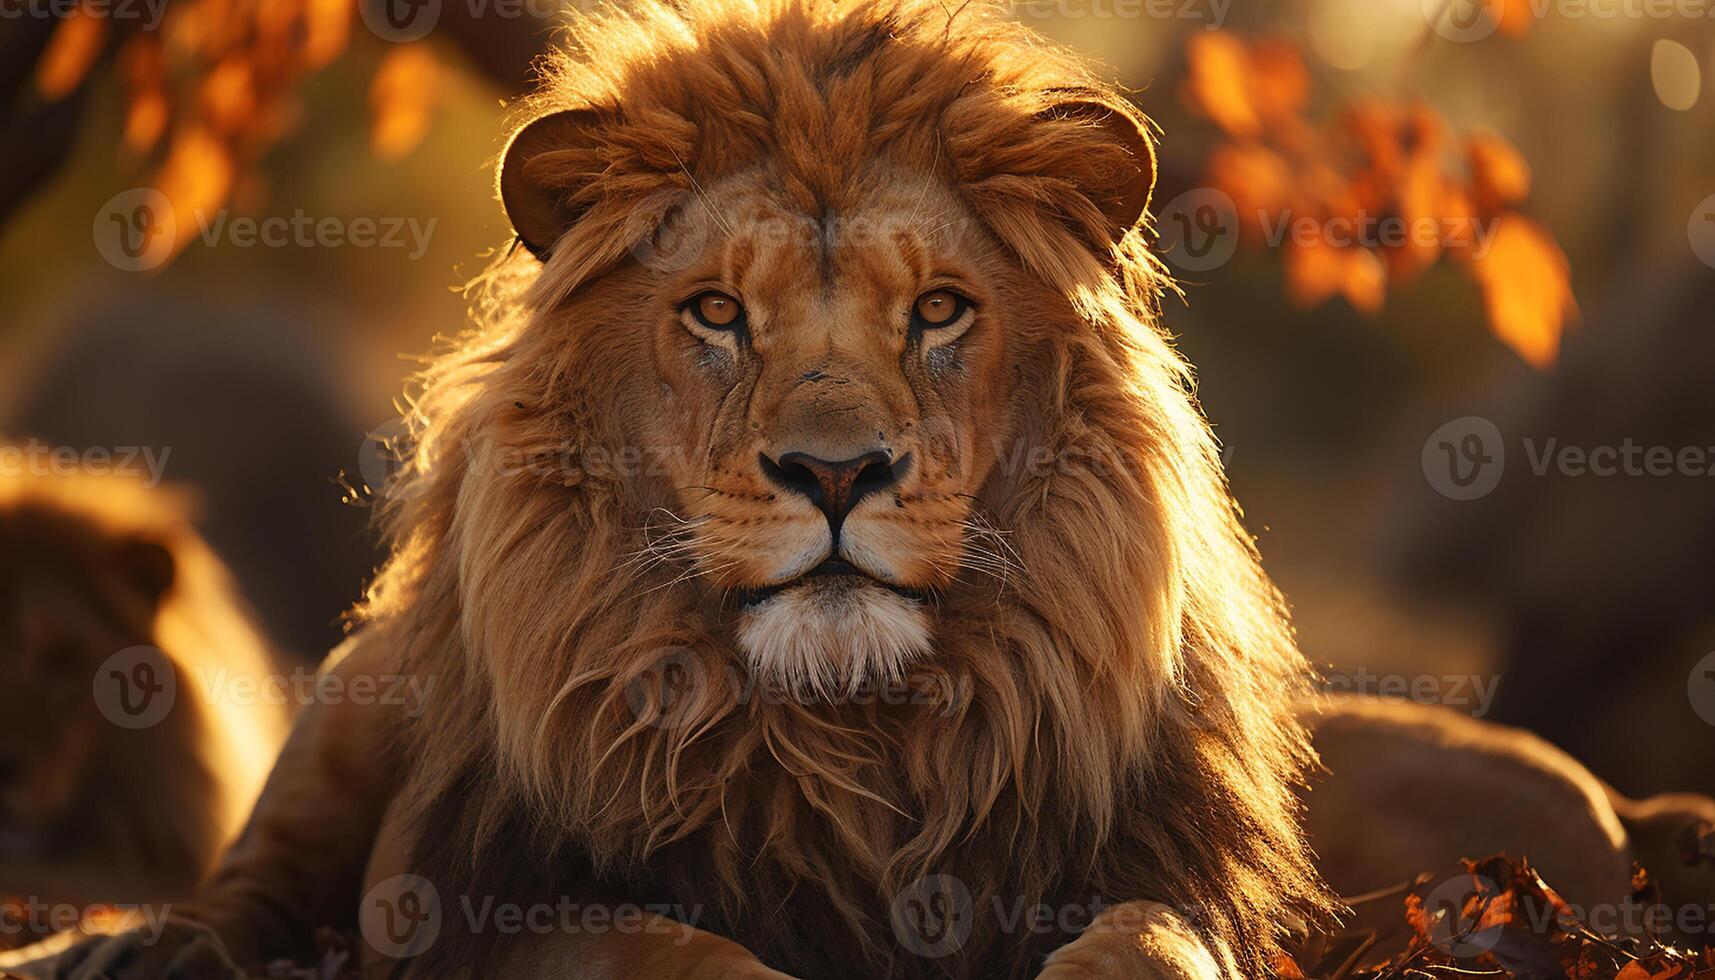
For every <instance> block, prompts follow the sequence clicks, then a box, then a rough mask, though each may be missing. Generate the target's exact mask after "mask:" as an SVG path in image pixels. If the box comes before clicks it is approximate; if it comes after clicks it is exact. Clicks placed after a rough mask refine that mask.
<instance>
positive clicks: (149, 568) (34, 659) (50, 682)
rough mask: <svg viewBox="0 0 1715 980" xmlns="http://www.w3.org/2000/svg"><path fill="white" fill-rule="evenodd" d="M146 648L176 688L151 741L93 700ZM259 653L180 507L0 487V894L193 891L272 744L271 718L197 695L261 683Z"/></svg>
mask: <svg viewBox="0 0 1715 980" xmlns="http://www.w3.org/2000/svg"><path fill="white" fill-rule="evenodd" d="M138 645H149V646H154V647H157V648H159V649H160V650H161V651H163V652H164V653H166V655H167V657H168V659H169V661H170V662H171V664H172V666H173V667H174V669H175V670H176V671H177V674H178V679H177V694H176V697H175V701H174V706H173V709H172V711H171V713H170V714H168V715H167V717H166V718H165V719H164V720H163V721H161V722H160V723H159V724H156V725H153V726H151V727H148V728H145V729H142V730H131V729H126V728H122V727H120V726H118V725H116V724H114V723H113V722H112V721H111V720H110V718H108V717H105V716H104V715H103V714H102V713H101V709H100V707H99V701H98V699H97V698H96V697H92V681H93V682H94V683H95V684H97V685H99V683H100V677H99V674H98V671H99V669H100V668H101V666H102V665H103V663H104V661H106V660H107V658H108V657H110V656H112V655H114V654H116V653H118V652H119V651H121V650H124V649H127V648H130V647H134V646H138ZM268 663H269V659H268V655H267V652H266V649H265V645H264V643H263V641H262V640H261V638H260V637H259V636H258V634H257V633H256V631H255V629H254V627H253V626H252V625H251V623H250V621H249V619H248V617H247V615H246V613H245V612H244V610H243V609H242V607H241V606H240V604H239V603H238V601H237V599H236V598H235V596H234V593H233V589H232V584H231V582H230V580H229V578H228V576H227V573H226V570H225V569H224V568H223V567H222V566H221V565H220V563H219V561H218V560H217V559H216V558H215V557H214V555H213V553H212V552H210V551H209V550H208V548H207V547H206V546H205V545H204V544H203V542H202V540H201V538H200V537H199V536H198V535H197V534H196V532H195V531H194V530H193V529H192V527H191V526H190V524H189V522H188V521H187V520H186V519H185V517H184V506H183V501H181V500H180V499H179V498H178V497H176V496H174V495H173V494H171V493H169V492H167V491H164V490H155V491H148V490H145V489H143V488H142V487H141V486H139V485H137V484H135V483H134V482H131V481H127V480H124V479H122V478H119V477H93V476H79V477H47V476H40V477H38V476H31V475H23V474H0V756H4V757H5V758H8V759H13V760H15V764H16V765H17V766H18V767H19V768H20V769H21V773H20V774H19V775H18V778H17V779H16V780H14V781H12V783H11V784H10V785H8V786H6V787H0V789H6V790H10V791H11V792H6V793H0V804H6V805H0V836H4V835H7V834H9V835H11V837H12V838H13V841H12V850H10V851H8V852H7V853H6V854H5V856H4V859H3V860H0V868H3V869H4V870H0V893H9V894H15V895H27V896H33V897H36V898H38V899H40V900H42V901H52V902H73V903H88V902H159V901H164V900H171V899H177V898H180V897H182V896H184V895H186V894H189V892H190V891H191V890H192V889H193V888H194V887H195V886H196V884H197V883H198V882H199V881H200V879H201V878H202V875H203V874H204V872H206V871H207V870H208V869H209V868H210V867H212V865H213V863H214V859H215V857H216V856H218V855H219V854H220V852H221V850H222V849H223V848H224V847H225V846H226V845H227V844H228V843H229V842H230V840H231V839H232V837H233V836H234V835H235V834H236V832H237V830H238V828H239V826H240V825H241V824H242V822H243V820H244V818H245V816H246V815H248V813H249V811H250V807H251V806H252V805H253V804H254V803H255V799H256V793H257V791H258V790H259V789H260V787H261V784H262V780H263V778H264V777H265V776H266V775H267V768H268V765H269V764H270V763H271V762H272V760H273V758H274V754H275V753H276V752H277V751H278V749H279V746H280V743H281V741H282V740H283V738H284V735H285V720H286V719H285V714H284V712H283V709H282V708H281V707H280V706H272V705H267V704H260V705H249V704H242V703H234V702H233V701H232V700H231V699H222V698H215V699H212V700H211V699H208V698H204V697H200V696H198V692H199V691H200V690H203V689H204V687H203V685H202V683H201V681H202V679H206V678H207V677H209V676H212V675H213V674H215V673H216V672H218V673H219V674H220V676H222V677H225V678H234V677H237V676H240V675H246V674H248V675H256V676H260V675H261V674H262V673H263V672H264V671H266V670H267V669H268Z"/></svg>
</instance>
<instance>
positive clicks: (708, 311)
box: [685, 290, 744, 330]
mask: <svg viewBox="0 0 1715 980" xmlns="http://www.w3.org/2000/svg"><path fill="white" fill-rule="evenodd" d="M685 307H686V309H688V310H690V311H691V315H692V316H694V317H696V318H697V322H698V323H701V324H702V325H703V326H705V327H708V328H709V329H711V330H737V329H738V328H739V327H741V326H743V325H744V307H743V306H741V305H739V302H738V300H736V299H733V298H732V297H731V296H728V295H727V294H726V293H717V292H714V291H712V290H711V291H709V292H706V293H699V294H698V295H696V296H693V297H692V298H691V301H690V302H689V303H686V304H685Z"/></svg>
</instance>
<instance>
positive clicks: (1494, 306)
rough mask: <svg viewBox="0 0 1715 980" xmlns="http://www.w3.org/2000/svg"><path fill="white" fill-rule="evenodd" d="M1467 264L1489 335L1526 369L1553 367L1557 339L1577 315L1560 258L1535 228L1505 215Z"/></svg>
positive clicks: (1550, 241) (1545, 234)
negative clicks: (1515, 355) (1483, 247)
mask: <svg viewBox="0 0 1715 980" xmlns="http://www.w3.org/2000/svg"><path fill="white" fill-rule="evenodd" d="M1472 259H1473V262H1472V272H1473V274H1474V275H1475V276H1476V277H1477V282H1478V284H1479V285H1480V286H1481V287H1482V290H1483V306H1484V308H1485V310H1486V311H1487V313H1488V318H1489V329H1491V330H1493V331H1494V333H1495V336H1497V337H1499V338H1500V339H1501V341H1502V342H1504V343H1505V344H1506V345H1507V346H1508V347H1511V348H1512V349H1513V350H1514V351H1516V352H1517V353H1518V355H1519V356H1520V357H1522V358H1524V359H1525V360H1526V361H1528V362H1529V363H1531V364H1532V365H1535V366H1536V367H1539V368H1541V367H1547V366H1548V365H1550V364H1552V363H1554V358H1555V355H1556V354H1557V353H1558V351H1559V349H1560V335H1561V333H1562V332H1563V331H1564V329H1565V327H1566V324H1567V322H1568V321H1569V320H1570V319H1571V318H1572V317H1574V316H1576V315H1577V312H1578V307H1577V303H1576V301H1575V300H1574V299H1573V296H1572V269H1571V265H1570V264H1569V263H1568V262H1567V261H1566V253H1564V252H1562V251H1561V250H1560V246H1559V245H1558V244H1556V243H1555V241H1554V239H1553V237H1552V236H1550V235H1549V234H1548V232H1547V231H1545V230H1544V229H1543V228H1542V227H1541V226H1540V225H1538V224H1536V223H1535V222H1533V221H1531V220H1530V219H1528V218H1525V217H1522V216H1520V215H1518V214H1514V213H1508V214H1506V215H1504V216H1502V218H1501V219H1500V221H1499V222H1498V223H1497V224H1496V226H1495V228H1494V231H1493V239H1492V240H1491V241H1490V242H1489V245H1488V250H1487V251H1486V252H1484V253H1483V254H1475V253H1474V254H1473V255H1472Z"/></svg>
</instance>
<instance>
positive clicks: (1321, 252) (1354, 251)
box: [1283, 239, 1387, 314]
mask: <svg viewBox="0 0 1715 980" xmlns="http://www.w3.org/2000/svg"><path fill="white" fill-rule="evenodd" d="M1283 262H1284V265H1285V267H1286V292H1287V296H1288V298H1289V299H1291V300H1292V302H1294V303H1296V304H1297V305H1299V306H1302V307H1305V308H1309V307H1313V306H1318V305H1320V304H1322V303H1324V302H1326V301H1327V300H1329V299H1331V298H1332V297H1334V296H1336V295H1339V296H1344V297H1345V298H1346V302H1348V303H1350V304H1352V307H1353V309H1356V310H1358V311H1359V312H1360V313H1366V314H1368V313H1375V312H1376V311H1378V310H1380V309H1381V307H1382V301H1383V300H1384V299H1385V298H1386V296H1387V270H1386V269H1384V268H1383V267H1382V264H1381V261H1380V260H1379V259H1377V258H1376V256H1375V253H1373V252H1371V251H1370V250H1369V249H1367V248H1358V247H1347V248H1340V247H1337V246H1335V245H1331V244H1329V243H1328V242H1327V241H1324V240H1322V239H1313V240H1309V241H1292V242H1289V243H1288V245H1287V246H1286V249H1285V255H1284V259H1283Z"/></svg>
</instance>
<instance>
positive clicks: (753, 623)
mask: <svg viewBox="0 0 1715 980" xmlns="http://www.w3.org/2000/svg"><path fill="white" fill-rule="evenodd" d="M738 642H739V646H740V647H741V648H742V649H743V650H744V654H745V658H746V660H748V661H749V663H750V669H751V670H752V671H753V672H754V673H755V674H756V675H757V679H758V681H760V682H761V683H763V684H765V685H767V686H771V687H776V686H777V687H778V688H780V689H783V690H785V691H788V692H792V693H794V694H799V695H814V696H816V697H818V698H822V699H828V700H832V699H836V698H840V697H850V696H852V695H853V694H855V693H857V692H859V691H861V690H864V689H865V685H866V684H867V685H875V686H876V687H877V688H879V687H881V686H883V685H887V684H892V683H895V682H897V681H899V680H900V679H901V678H903V677H904V675H905V669H906V667H908V666H910V664H911V662H912V661H913V660H915V659H916V658H917V657H919V656H921V655H923V654H925V653H927V652H928V651H929V647H930V625H929V615H928V613H927V612H926V611H924V609H923V604H922V603H921V602H919V601H917V600H915V599H909V598H906V597H905V596H902V595H900V594H898V593H897V592H893V591H890V590H888V589H884V588H881V587H880V586H877V585H872V584H870V583H867V582H857V581H854V580H853V579H851V578H849V577H840V578H830V579H810V580H809V581H806V582H805V583H803V584H802V585H798V586H794V587H793V588H790V589H787V590H785V591H784V592H781V593H779V594H777V595H773V596H770V597H768V598H767V599H764V600H763V601H762V602H759V603H757V604H756V605H754V606H751V607H749V608H748V609H746V610H745V611H744V614H743V615H742V616H741V617H740V619H739V624H738Z"/></svg>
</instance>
